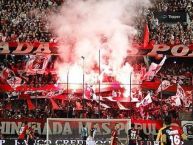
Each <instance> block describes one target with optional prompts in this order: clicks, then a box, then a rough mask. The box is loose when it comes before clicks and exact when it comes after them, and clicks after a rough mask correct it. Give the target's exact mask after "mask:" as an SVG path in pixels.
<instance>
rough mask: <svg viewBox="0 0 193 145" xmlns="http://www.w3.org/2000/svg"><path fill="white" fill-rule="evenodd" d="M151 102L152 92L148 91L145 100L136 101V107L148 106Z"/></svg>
mask: <svg viewBox="0 0 193 145" xmlns="http://www.w3.org/2000/svg"><path fill="white" fill-rule="evenodd" d="M150 103H152V98H151V94H150V93H148V94H147V96H146V97H145V98H144V99H143V100H141V102H139V103H136V107H140V106H147V105H148V104H150Z"/></svg>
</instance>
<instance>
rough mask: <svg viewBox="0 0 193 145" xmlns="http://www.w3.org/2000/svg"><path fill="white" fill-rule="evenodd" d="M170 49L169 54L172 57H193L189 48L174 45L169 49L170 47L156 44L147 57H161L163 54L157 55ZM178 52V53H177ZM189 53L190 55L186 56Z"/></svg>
mask: <svg viewBox="0 0 193 145" xmlns="http://www.w3.org/2000/svg"><path fill="white" fill-rule="evenodd" d="M170 49H171V53H172V55H174V56H186V55H187V56H189V57H192V56H193V52H191V51H192V50H190V48H189V47H188V46H186V45H182V44H180V45H175V46H173V47H171V48H170V46H168V45H165V44H157V45H154V46H153V49H152V50H151V52H149V53H148V54H147V55H148V56H152V57H163V55H164V54H159V53H160V52H162V53H163V52H166V51H168V50H170ZM179 51H180V52H179ZM188 53H190V54H188Z"/></svg>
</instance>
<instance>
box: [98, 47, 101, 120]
mask: <svg viewBox="0 0 193 145" xmlns="http://www.w3.org/2000/svg"><path fill="white" fill-rule="evenodd" d="M100 74H101V50H100V49H99V80H98V81H99V93H98V96H99V106H98V111H99V118H100V116H101V113H100V110H101V108H100V102H101V100H100V95H101V80H100Z"/></svg>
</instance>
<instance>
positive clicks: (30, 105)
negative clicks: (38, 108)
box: [27, 99, 35, 110]
mask: <svg viewBox="0 0 193 145" xmlns="http://www.w3.org/2000/svg"><path fill="white" fill-rule="evenodd" d="M27 106H28V109H29V110H34V109H35V106H34V104H33V103H32V101H31V99H27Z"/></svg>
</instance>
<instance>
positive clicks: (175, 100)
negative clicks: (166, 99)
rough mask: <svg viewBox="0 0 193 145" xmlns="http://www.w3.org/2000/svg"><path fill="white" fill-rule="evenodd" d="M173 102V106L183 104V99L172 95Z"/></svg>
mask: <svg viewBox="0 0 193 145" xmlns="http://www.w3.org/2000/svg"><path fill="white" fill-rule="evenodd" d="M171 104H172V106H181V105H182V104H181V100H180V98H179V96H171Z"/></svg>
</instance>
